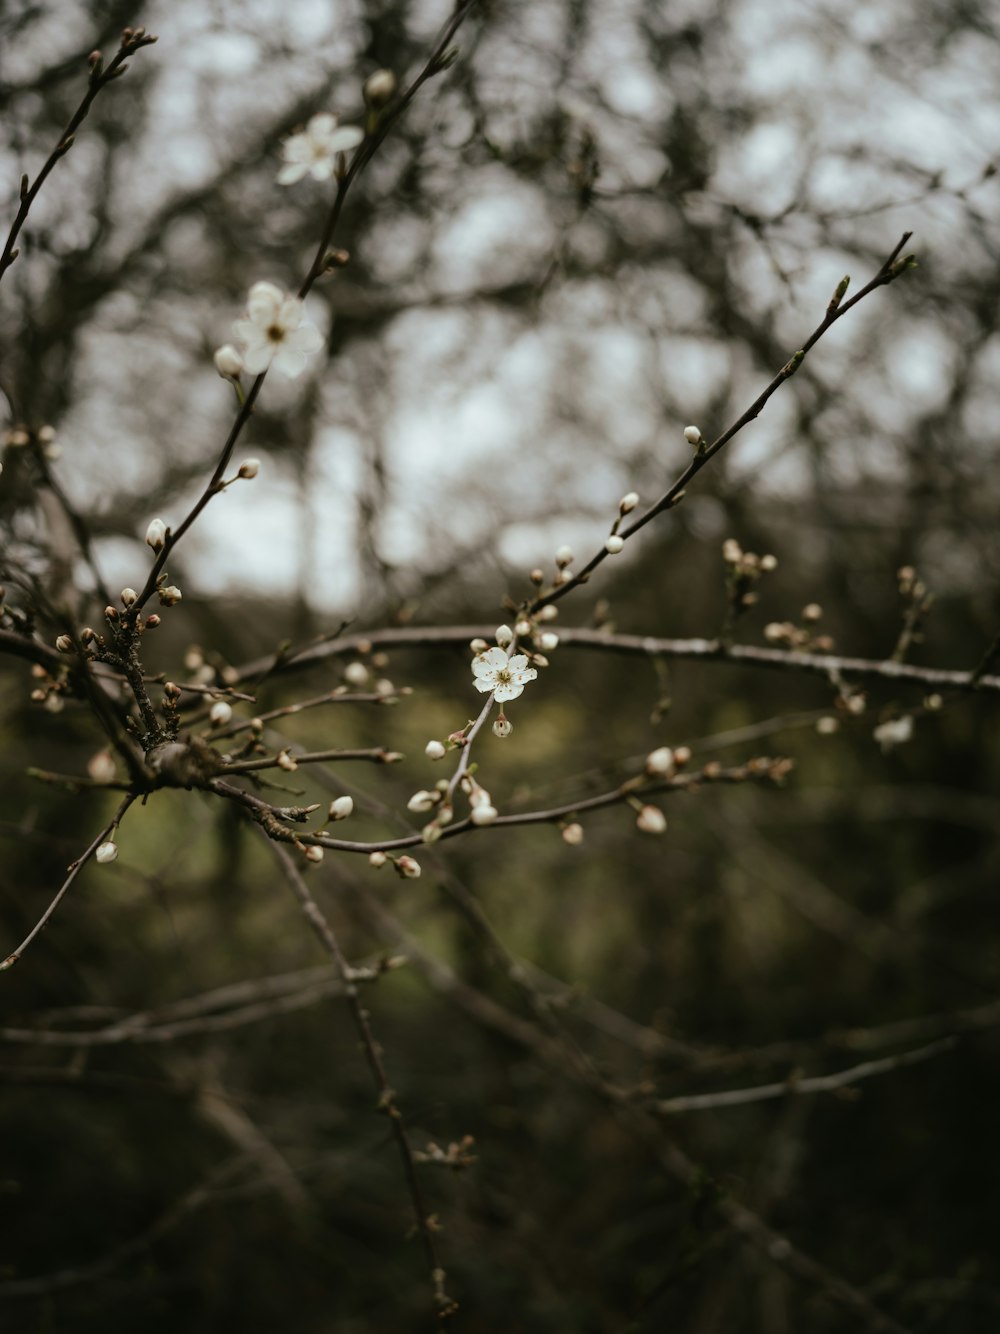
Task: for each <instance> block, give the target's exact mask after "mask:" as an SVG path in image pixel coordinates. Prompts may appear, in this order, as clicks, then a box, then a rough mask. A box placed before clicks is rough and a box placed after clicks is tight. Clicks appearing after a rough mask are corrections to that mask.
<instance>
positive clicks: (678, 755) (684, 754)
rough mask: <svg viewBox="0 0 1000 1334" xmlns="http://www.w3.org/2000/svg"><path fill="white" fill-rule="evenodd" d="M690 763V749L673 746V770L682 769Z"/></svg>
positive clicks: (688, 747)
mask: <svg viewBox="0 0 1000 1334" xmlns="http://www.w3.org/2000/svg"><path fill="white" fill-rule="evenodd" d="M690 762H691V748H690V746H675V747H674V768H676V769H683V767H684V765H685V764H689V763H690Z"/></svg>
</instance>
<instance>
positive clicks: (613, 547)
mask: <svg viewBox="0 0 1000 1334" xmlns="http://www.w3.org/2000/svg"><path fill="white" fill-rule="evenodd" d="M624 545H625V539H624V537H619V536H618V534H617V533H612V534H611V536H610V537H609V538H608V540H607V541H606V542H605V543H604V550H605V551H606V552H607V553H608V555H609V556H617V555H618V553H619V551H621V549H622V547H623V546H624Z"/></svg>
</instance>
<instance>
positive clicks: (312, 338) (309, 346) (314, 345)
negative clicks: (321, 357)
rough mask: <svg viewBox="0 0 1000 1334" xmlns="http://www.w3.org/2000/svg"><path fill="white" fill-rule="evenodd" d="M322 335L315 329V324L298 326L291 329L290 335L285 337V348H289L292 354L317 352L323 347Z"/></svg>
mask: <svg viewBox="0 0 1000 1334" xmlns="http://www.w3.org/2000/svg"><path fill="white" fill-rule="evenodd" d="M325 341H326V340H325V339H324V337H323V335H322V334H321V333H320V331H319V330H318V329H317V328H316V326H315V324H300V325H299V327H298V328H297V329H293V330H292V332H291V333H290V334H286V335H285V339H284V343H285V346H286V347H288V348H291V349H292V351H293V352H304V353H307V354H308V353H310V352H318V351H319V350H320V348H321V347H322V346H323V344H324V342H325Z"/></svg>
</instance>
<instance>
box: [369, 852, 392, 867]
mask: <svg viewBox="0 0 1000 1334" xmlns="http://www.w3.org/2000/svg"><path fill="white" fill-rule="evenodd" d="M388 860H389V858H388V857H387V856H386V855H385V853H384V852H379V851H377V850H376V851H375V852H370V853H369V854H368V865H369V866H374V867H379V866H384V865H385V864H386V862H387V861H388Z"/></svg>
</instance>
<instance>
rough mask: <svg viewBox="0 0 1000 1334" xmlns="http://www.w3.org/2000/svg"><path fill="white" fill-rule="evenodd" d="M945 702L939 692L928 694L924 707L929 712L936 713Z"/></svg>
mask: <svg viewBox="0 0 1000 1334" xmlns="http://www.w3.org/2000/svg"><path fill="white" fill-rule="evenodd" d="M943 704H944V700H943V699H942V698H941V696H940V695H937V694H934V695H928V696H927V698H926V699H925V700H924V708H925V709H927V711H928V712H929V713H936V712H937V711H938V709H940V708H941V706H942V705H943Z"/></svg>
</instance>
